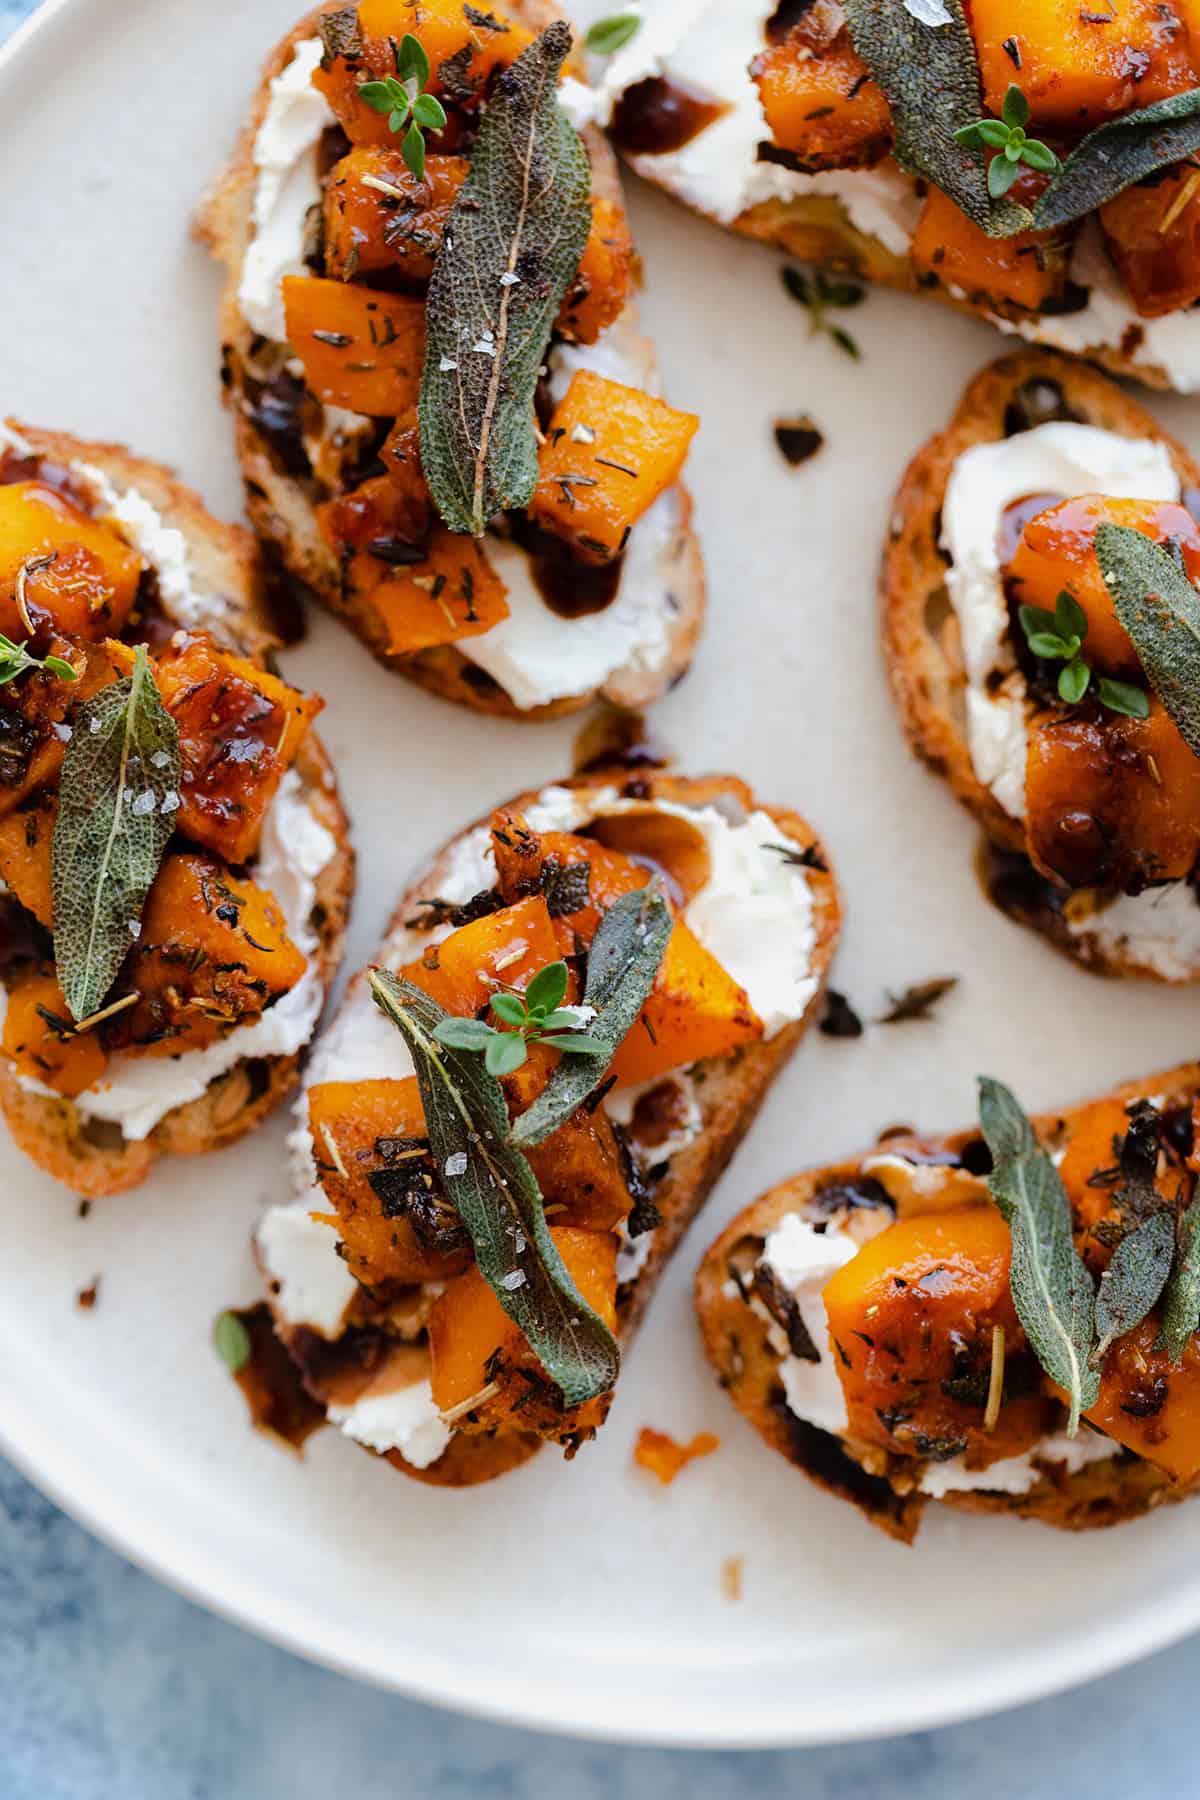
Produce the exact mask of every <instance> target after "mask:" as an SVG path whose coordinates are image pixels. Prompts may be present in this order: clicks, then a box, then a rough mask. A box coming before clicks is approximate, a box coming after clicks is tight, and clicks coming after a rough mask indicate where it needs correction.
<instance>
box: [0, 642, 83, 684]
mask: <svg viewBox="0 0 1200 1800" xmlns="http://www.w3.org/2000/svg"><path fill="white" fill-rule="evenodd" d="M26 669H45V670H46V672H47V673H48V674H50V675H57V676H58V679H59V680H60V681H78V679H79V672H78V670H77V669H73V668H72V667H71V665H70V663H69V662H64V660H63V658H62V657H61V656H31V655H30V654H29V651H28V649H27V648H26V646H25V645H24V644H14V643H13V641H12V639H11V638H7V637H5V635H4V633H3V632H2V631H0V687H3V686H4V684H5V682H8V681H15V680H16V679H17V676H18V675H24V673H25V671H26Z"/></svg>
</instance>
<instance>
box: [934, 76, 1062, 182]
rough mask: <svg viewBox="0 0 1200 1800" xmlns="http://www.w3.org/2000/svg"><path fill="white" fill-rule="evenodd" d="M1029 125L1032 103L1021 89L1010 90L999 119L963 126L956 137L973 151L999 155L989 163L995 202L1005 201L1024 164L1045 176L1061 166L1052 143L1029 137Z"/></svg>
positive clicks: (1006, 95) (1012, 88)
mask: <svg viewBox="0 0 1200 1800" xmlns="http://www.w3.org/2000/svg"><path fill="white" fill-rule="evenodd" d="M1028 123H1029V102H1028V100H1027V99H1026V98H1025V96H1024V94H1023V93H1022V92H1021V90H1020V88H1019V87H1010V88H1009V90H1008V92H1007V94H1005V96H1004V104H1003V106H1002V107H1001V109H1000V117H999V118H998V119H976V120H974V121H973V123H971V124H970V125H960V126H959V128H958V130H957V131H956V132H955V134H954V135H955V137H956V138H957V139H958V141H959V143H960V144H966V145H967V147H968V148H969V149H972V150H975V149H982V148H983V147H984V146H985V145H986V146H987V148H988V149H989V150H995V151H997V152H998V154H997V155H996V156H994V157H993V158H992V160H991V162H990V163H989V164H988V174H987V185H988V193H989V194H990V195H991V196H992V199H993V200H1003V198H1004V196H1005V194H1007V192H1008V190H1009V188H1010V187H1011V186H1012V184H1013V182H1014V181H1015V180H1016V179H1017V176H1018V175H1019V174H1020V173H1021V164H1022V163H1024V164H1025V165H1026V166H1027V167H1028V168H1030V169H1040V170H1042V171H1043V172H1044V173H1045V174H1053V172H1054V170H1055V169H1057V168H1058V166H1059V164H1058V158H1057V156H1055V154H1054V152H1053V150H1052V149H1051V148H1050V146H1049V144H1043V143H1042V141H1041V139H1040V138H1031V137H1026V135H1025V127H1026V125H1028Z"/></svg>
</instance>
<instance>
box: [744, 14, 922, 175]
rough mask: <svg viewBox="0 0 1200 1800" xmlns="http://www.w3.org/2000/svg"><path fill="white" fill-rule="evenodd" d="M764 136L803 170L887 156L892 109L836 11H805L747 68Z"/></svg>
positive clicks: (851, 165)
mask: <svg viewBox="0 0 1200 1800" xmlns="http://www.w3.org/2000/svg"><path fill="white" fill-rule="evenodd" d="M750 73H751V75H752V76H753V77H754V80H755V81H756V82H757V83H758V93H759V98H760V100H761V101H762V109H763V113H764V114H765V116H766V121H767V129H768V130H769V132H770V134H771V138H772V140H773V142H774V143H776V144H777V145H778V146H779V148H780V149H781V150H787V151H789V152H790V153H791V155H792V156H794V157H795V159H796V163H797V165H798V166H799V167H800V168H801V169H804V170H807V171H810V172H812V171H816V170H818V169H860V168H867V167H869V166H870V165H871V164H872V163H877V162H878V161H879V159H880V158H881V157H882V156H886V155H887V152H888V151H889V150H890V148H891V144H892V114H891V108H890V107H889V106H888V103H887V101H886V100H885V99H884V96H883V93H882V91H881V89H880V88H879V86H878V85H877V83H876V82H875V81H873V80H872V78H871V72H870V70H869V69H868V68H867V65H866V63H864V62H863V60H862V58H861V57H860V56H859V54H858V52H857V51H856V50H855V48H854V44H853V41H852V39H851V37H850V32H849V29H848V27H847V26H846V23H845V19H844V15H843V14H842V12H841V8H840V7H834V6H830V5H828V4H825V3H824V0H817V4H815V5H812V6H810V7H808V9H807V10H806V11H805V12H804V14H803V15H802V17H801V18H800V20H799V22H798V23H797V24H796V25H793V26H792V28H791V30H790V31H789V32H788V33H787V35H786V36H785V37H784V38H782V39H781V40H780V42H779V43H776V44H772V45H771V46H770V47H769V48H768V49H767V50H764V51H763V53H762V54H761V55H760V56H756V57H755V59H754V61H753V62H752V63H751V65H750Z"/></svg>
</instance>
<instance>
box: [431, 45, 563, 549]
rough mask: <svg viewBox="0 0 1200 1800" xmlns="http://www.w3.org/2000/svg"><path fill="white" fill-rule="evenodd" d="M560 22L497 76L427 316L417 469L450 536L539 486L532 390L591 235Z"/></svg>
mask: <svg viewBox="0 0 1200 1800" xmlns="http://www.w3.org/2000/svg"><path fill="white" fill-rule="evenodd" d="M570 48H571V33H570V30H569V29H568V27H567V26H566V25H565V24H564V23H562V22H561V21H559V22H558V23H556V24H554V25H550V26H548V27H547V29H546V30H545V31H543V33H542V34H541V36H540V37H539V38H538V39H537V40H536V41H535V42H534V43H533V44H531V45H530V46H529V49H528V50H526V51H525V52H524V54H523V55H522V56H520V57H518V59H517V61H516V62H515V63H514V64H513V65H512V67H511V69H506V70H505V71H504V72H503V73H502V74H501V75H500V77H499V79H498V81H497V84H496V88H495V91H494V93H493V95H492V98H491V99H490V100H489V101H488V104H487V110H486V112H485V114H484V118H483V124H482V125H481V126H480V128H479V136H478V137H477V138H476V140H475V146H474V149H473V151H472V153H471V170H470V173H469V175H468V176H467V179H466V181H465V182H464V183H463V186H462V190H461V192H460V193H459V196H458V199H457V200H456V202H455V204H454V209H453V211H452V212H451V214H450V217H449V219H448V220H447V223H446V229H445V232H444V234H443V237H442V242H441V246H440V248H439V250H438V253H437V259H436V261H435V263H434V270H433V280H432V281H431V282H430V286H429V300H428V304H427V307H426V351H425V369H424V374H423V376H422V379H421V405H420V419H421V467H422V469H423V470H424V473H425V478H426V480H427V482H428V483H429V490H430V492H431V494H432V495H433V501H434V505H435V506H436V507H437V509H438V512H439V513H440V514H441V517H442V518H443V519H444V521H445V522H446V524H447V525H448V526H449V527H450V529H451V530H452V531H465V532H470V533H472V535H473V536H475V537H480V536H481V535H482V534H483V532H484V530H485V529H486V527H487V523H488V520H489V519H490V518H491V517H492V515H493V514H494V513H497V512H500V511H502V510H504V509H505V508H510V507H523V506H526V505H527V504H528V502H529V500H530V497H531V496H532V494H533V490H534V487H535V485H536V483H537V466H538V446H537V436H536V433H535V421H534V411H533V397H534V390H535V388H536V387H537V383H538V375H539V372H540V370H541V367H542V361H543V358H544V356H545V353H546V346H547V344H548V343H549V341H550V332H551V329H552V327H553V324H554V320H555V318H556V316H557V314H558V309H559V306H560V304H561V302H562V298H563V295H564V294H565V293H566V290H567V286H568V284H569V282H570V281H571V280H572V278H573V277H574V275H575V272H576V270H577V269H578V267H579V263H580V259H581V257H582V256H583V251H584V246H585V244H586V243H587V239H588V233H589V231H590V229H591V218H592V212H591V205H590V195H591V169H590V167H589V164H588V159H587V152H586V151H585V149H584V147H583V143H582V140H581V139H580V137H579V135H578V133H577V132H576V131H574V130H573V128H572V127H571V125H570V124H569V123H568V121H567V118H566V116H565V114H564V113H563V111H562V109H561V108H560V106H559V104H558V97H557V90H558V75H559V70H560V69H561V67H562V64H563V61H564V60H565V58H566V56H567V53H568V51H569V50H570Z"/></svg>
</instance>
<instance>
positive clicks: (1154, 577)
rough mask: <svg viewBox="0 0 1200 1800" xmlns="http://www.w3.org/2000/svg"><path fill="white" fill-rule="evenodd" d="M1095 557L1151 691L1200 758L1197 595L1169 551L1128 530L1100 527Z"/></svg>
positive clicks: (1125, 527) (1199, 605) (1199, 611)
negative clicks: (1147, 678)
mask: <svg viewBox="0 0 1200 1800" xmlns="http://www.w3.org/2000/svg"><path fill="white" fill-rule="evenodd" d="M1096 555H1097V557H1098V559H1099V562H1100V572H1101V574H1102V575H1103V576H1104V584H1105V586H1106V587H1107V589H1108V591H1109V593H1110V594H1111V596H1112V602H1113V606H1114V608H1115V610H1116V614H1117V618H1118V619H1119V620H1120V622H1121V624H1122V625H1123V626H1124V627H1125V629H1126V631H1127V632H1128V633H1129V635H1130V637H1131V638H1132V639H1133V644H1134V648H1135V649H1136V651H1137V653H1138V660H1139V661H1140V662H1141V665H1142V667H1143V669H1145V671H1146V674H1147V676H1148V677H1149V680H1150V685H1151V687H1152V688H1153V689H1154V691H1155V693H1156V694H1157V695H1158V697H1159V699H1160V700H1161V701H1162V703H1163V705H1164V706H1165V707H1166V709H1167V711H1168V712H1169V713H1170V715H1171V717H1172V719H1173V720H1174V721H1175V724H1176V725H1177V726H1178V728H1179V733H1180V735H1181V737H1182V738H1183V739H1184V741H1185V742H1186V744H1187V746H1188V748H1189V749H1190V750H1191V751H1192V753H1193V755H1196V756H1200V595H1197V593H1196V590H1195V588H1194V587H1193V586H1192V584H1191V582H1190V581H1189V580H1188V578H1187V576H1186V575H1185V574H1184V573H1183V571H1182V570H1181V569H1180V567H1179V565H1178V564H1177V563H1176V561H1175V559H1174V557H1172V556H1171V555H1170V553H1169V552H1168V551H1167V550H1164V549H1163V547H1162V546H1161V545H1160V544H1155V543H1153V542H1152V541H1151V540H1150V539H1149V538H1148V537H1147V536H1146V535H1145V534H1144V532H1141V531H1134V530H1133V529H1132V527H1130V526H1128V525H1110V524H1108V523H1107V522H1106V523H1104V524H1102V525H1100V526H1098V527H1097V530H1096Z"/></svg>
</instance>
